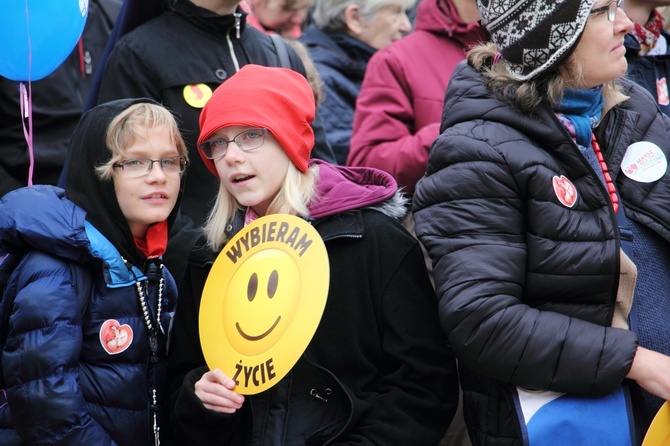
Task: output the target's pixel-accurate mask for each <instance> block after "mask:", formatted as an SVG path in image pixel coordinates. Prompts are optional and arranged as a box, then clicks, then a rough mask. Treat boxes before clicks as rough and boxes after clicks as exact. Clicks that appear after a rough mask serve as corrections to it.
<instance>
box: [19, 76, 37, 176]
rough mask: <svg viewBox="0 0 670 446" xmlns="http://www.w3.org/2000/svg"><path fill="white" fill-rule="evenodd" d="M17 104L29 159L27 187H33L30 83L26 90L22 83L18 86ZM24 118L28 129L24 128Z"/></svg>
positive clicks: (33, 163)
mask: <svg viewBox="0 0 670 446" xmlns="http://www.w3.org/2000/svg"><path fill="white" fill-rule="evenodd" d="M19 96H20V97H19V102H20V103H21V123H22V124H23V135H24V137H25V138H26V143H27V144H28V156H29V157H30V168H29V169H28V186H32V185H33V171H34V170H35V152H34V150H33V93H32V86H31V82H30V81H28V89H27V90H26V86H25V84H24V83H23V82H21V83H20V84H19ZM26 118H27V119H28V127H27V128H26Z"/></svg>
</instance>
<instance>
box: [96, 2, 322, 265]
mask: <svg viewBox="0 0 670 446" xmlns="http://www.w3.org/2000/svg"><path fill="white" fill-rule="evenodd" d="M157 1H158V0H157ZM141 2H142V3H145V2H146V0H141ZM128 3H134V0H128ZM129 8H130V5H129ZM238 11H239V12H238V13H236V14H228V15H218V14H215V13H213V12H211V11H209V10H207V9H204V8H200V7H198V6H196V5H194V4H193V3H192V2H190V1H188V0H176V1H175V2H174V6H173V7H172V8H170V9H169V10H167V11H165V12H164V13H162V14H161V15H159V16H158V17H155V18H154V19H152V20H149V21H148V22H146V23H144V24H142V25H141V26H138V27H137V28H135V29H133V30H132V31H131V32H129V33H128V34H126V35H124V36H123V37H122V38H120V39H119V41H118V42H117V44H116V45H115V46H114V50H113V51H112V53H111V54H110V56H109V59H108V61H107V63H106V65H105V72H104V75H103V77H102V82H101V85H100V92H99V96H98V102H99V103H101V102H105V101H109V100H112V99H119V98H134V97H150V98H152V99H154V100H156V101H158V102H160V103H161V104H163V105H164V106H166V107H167V108H169V109H170V110H172V111H173V112H174V113H175V115H176V116H177V118H178V119H179V127H180V129H181V130H182V134H183V135H184V141H185V142H186V146H187V147H188V150H189V158H190V160H191V164H190V165H189V167H188V170H187V172H186V183H185V184H186V186H185V190H184V197H185V199H184V201H183V205H182V208H181V211H182V213H184V214H185V215H187V216H188V217H190V218H191V219H192V220H193V222H194V223H195V225H196V226H200V225H201V224H202V223H203V222H204V221H205V218H206V216H207V213H208V212H209V209H210V205H209V204H210V203H211V202H212V200H213V199H214V197H215V196H216V193H217V191H218V187H219V186H218V181H217V179H216V178H214V177H212V175H210V174H209V173H208V171H207V168H206V167H205V165H204V164H203V163H202V162H201V160H200V157H199V155H198V153H197V148H196V141H197V139H198V135H199V128H198V117H199V116H200V111H201V110H202V107H203V105H204V103H205V100H206V99H208V97H207V96H206V93H205V92H204V89H209V90H211V91H214V90H215V89H216V87H218V86H219V85H220V84H221V83H223V82H225V81H226V80H227V79H228V78H229V77H230V76H231V75H232V74H234V73H236V72H237V71H239V69H240V67H242V66H244V65H246V64H250V63H253V64H257V65H264V66H281V63H280V61H279V59H278V56H277V52H276V49H275V47H274V45H273V43H272V39H271V38H270V37H268V36H266V35H265V34H263V33H262V32H261V31H259V30H257V29H255V28H253V27H251V26H247V23H246V14H243V13H242V11H241V9H238ZM123 18H126V17H125V16H123ZM127 19H128V20H133V17H127ZM122 25H123V23H121V26H122ZM287 51H288V53H289V57H290V61H291V64H292V67H293V68H294V69H295V70H296V71H298V72H300V73H301V74H303V75H305V69H304V66H303V64H302V61H301V60H300V58H299V57H298V55H297V54H296V53H295V51H293V49H292V48H287ZM201 89H202V91H201ZM202 98H204V99H203V100H201V99H202ZM314 128H315V130H316V136H317V141H318V143H317V145H316V147H315V153H314V156H315V157H318V158H321V159H325V160H333V154H332V149H331V148H330V146H328V144H327V143H326V141H325V135H324V134H323V129H322V128H321V126H320V124H318V123H316V124H315V125H314ZM189 246H192V244H189ZM171 248H172V246H171ZM176 248H177V249H179V247H176ZM169 251H170V250H169ZM171 251H172V252H176V251H175V250H174V249H172V250H171ZM180 255H182V257H184V258H185V257H186V256H187V255H188V254H187V253H180ZM170 261H172V260H171V259H170ZM174 272H175V274H177V272H176V271H174Z"/></svg>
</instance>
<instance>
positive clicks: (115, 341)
mask: <svg viewBox="0 0 670 446" xmlns="http://www.w3.org/2000/svg"><path fill="white" fill-rule="evenodd" d="M85 215H86V214H85V213H84V211H83V210H81V209H80V208H79V207H77V206H75V205H74V204H73V203H72V202H70V201H69V200H68V199H67V198H65V197H64V194H63V191H62V190H61V189H58V188H55V187H51V186H35V187H32V188H23V189H18V190H16V191H14V192H10V193H9V194H7V195H6V196H5V197H3V199H2V200H0V248H2V249H4V250H7V251H10V252H21V251H24V252H25V251H27V250H28V251H29V253H28V254H26V255H25V256H24V257H23V259H22V261H21V263H20V264H19V266H18V267H17V268H16V269H15V270H14V273H13V274H12V276H11V277H10V280H9V282H8V285H7V290H6V292H5V294H4V299H12V300H13V301H14V304H13V307H12V313H11V315H10V317H9V325H8V337H7V342H6V344H5V345H4V348H3V350H2V378H3V380H4V383H5V386H6V387H5V390H6V401H3V402H2V403H4V402H7V403H8V404H6V405H4V406H2V408H0V444H2V445H15V444H16V445H20V444H59V445H111V444H116V445H146V444H148V442H149V440H151V441H153V439H152V437H151V432H152V423H153V420H152V419H151V417H150V409H149V405H150V403H149V396H150V392H151V388H152V387H153V385H154V383H158V384H159V385H158V389H159V394H158V397H159V399H162V397H163V395H162V393H161V392H162V385H160V383H162V382H163V380H164V378H163V377H164V370H165V351H166V340H167V336H166V335H165V334H164V333H167V332H168V326H169V323H170V319H171V312H173V311H174V305H175V303H176V297H177V293H176V286H175V283H174V280H173V279H172V276H171V275H170V273H169V272H168V271H167V270H166V269H162V275H163V278H164V287H163V292H162V309H161V326H162V332H161V333H159V336H158V342H159V345H158V356H159V359H158V362H157V363H153V362H151V361H150V359H149V358H150V356H151V352H150V348H149V339H148V335H147V328H146V326H145V320H144V317H143V315H142V311H141V308H140V303H139V299H138V293H137V290H136V282H137V281H138V282H139V283H140V284H141V286H142V287H143V288H144V290H145V294H146V296H147V302H148V305H149V311H150V312H151V314H152V315H155V313H156V303H157V298H158V282H159V280H158V278H157V277H154V278H152V280H148V279H147V276H146V275H145V273H144V272H143V271H141V270H140V269H139V268H138V267H136V266H133V267H132V269H131V268H130V267H127V266H126V265H125V264H124V262H123V260H122V258H121V256H120V255H119V253H118V251H117V250H116V248H114V246H113V245H112V244H111V243H110V242H109V241H108V240H107V239H106V238H105V237H103V236H102V234H101V233H100V232H99V231H98V230H97V229H96V228H94V227H93V226H92V225H91V224H90V223H88V222H86V221H84V218H85ZM71 263H73V264H76V265H78V268H79V271H81V274H88V275H90V279H88V280H82V281H81V282H82V283H83V282H90V289H88V290H84V292H87V293H88V299H87V301H86V302H84V303H83V305H80V299H79V297H78V293H77V292H76V290H75V288H74V284H73V279H72V269H71V266H70V264H71ZM153 267H154V268H155V267H156V265H153ZM150 268H151V267H147V268H146V269H147V270H148V269H150ZM158 271H160V269H158ZM114 333H117V334H118V336H117V337H116V338H115V337H114ZM1 398H3V399H4V396H3V397H1ZM2 403H0V404H2ZM17 434H18V435H19V436H20V438H21V439H22V440H23V442H22V441H21V440H20V439H19V437H18V436H17Z"/></svg>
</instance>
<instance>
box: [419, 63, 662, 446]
mask: <svg viewBox="0 0 670 446" xmlns="http://www.w3.org/2000/svg"><path fill="white" fill-rule="evenodd" d="M622 84H623V86H624V92H625V93H626V94H627V95H629V96H630V99H628V100H626V101H624V102H622V103H620V104H619V105H617V106H616V107H614V108H613V109H611V110H610V111H609V112H608V113H607V114H606V115H605V116H604V118H603V120H602V122H601V123H600V125H599V126H598V128H597V129H596V136H597V138H598V141H599V142H600V145H601V147H602V150H603V152H604V155H605V158H606V160H607V163H608V165H609V166H610V171H611V173H612V176H613V177H614V179H615V181H616V184H617V187H618V190H619V192H620V194H621V197H622V199H623V202H624V206H625V208H626V213H627V215H628V217H629V218H631V219H634V220H636V221H638V222H640V223H642V224H643V225H645V226H647V227H649V228H652V229H654V230H656V231H657V232H658V233H659V234H661V235H662V236H663V237H665V238H666V239H670V232H669V231H668V229H669V225H668V223H669V222H670V208H669V207H668V206H667V203H668V200H670V174H669V173H668V172H666V173H665V175H664V176H663V178H662V179H660V180H659V181H656V182H654V183H638V182H634V181H632V180H630V179H629V178H627V177H626V176H625V175H623V174H622V175H619V172H620V164H621V160H622V158H623V155H624V153H625V151H626V148H627V147H628V146H629V145H630V144H632V143H634V142H636V141H651V142H654V143H656V144H657V145H658V146H659V147H661V148H663V150H665V151H666V153H665V155H666V157H668V156H670V153H668V151H669V150H670V136H669V134H670V133H669V129H670V121H668V119H667V118H666V117H665V116H664V115H662V113H661V112H660V111H659V110H658V108H657V107H656V106H655V104H654V102H653V100H652V99H651V97H650V96H649V94H648V93H647V92H646V91H644V90H643V89H641V88H640V87H638V86H635V85H633V84H631V83H626V82H623V81H622ZM561 176H564V177H566V178H567V179H569V180H570V181H571V182H572V184H573V185H574V187H575V188H576V192H577V199H576V202H575V203H574V205H573V206H572V207H571V208H569V207H566V206H564V205H563V204H561V202H559V200H558V198H557V194H556V192H555V191H554V187H553V185H552V181H553V179H554V178H560V177H561ZM663 203H666V204H663ZM413 205H414V212H415V214H414V216H415V220H416V231H417V234H418V235H419V237H420V239H421V241H422V242H423V244H424V245H425V247H426V248H427V250H428V252H429V253H430V255H431V258H432V260H433V264H434V275H435V281H436V287H437V292H438V297H439V298H440V318H441V323H442V327H443V329H444V330H445V331H446V333H447V334H448V336H449V340H450V343H451V346H452V347H453V349H454V351H455V353H456V355H457V358H458V359H459V361H460V366H461V367H462V370H461V372H462V374H461V378H462V384H461V385H462V387H463V390H464V410H465V416H466V420H467V424H468V428H469V431H470V435H471V437H472V438H473V441H474V442H475V444H496V445H498V444H499V445H517V444H520V440H519V439H518V436H519V428H518V425H517V422H516V417H515V414H514V408H513V406H512V405H511V402H510V401H511V400H510V399H509V392H508V390H509V388H511V385H519V386H523V387H527V388H535V389H546V390H553V391H557V392H573V393H582V394H600V395H602V394H606V393H608V392H610V391H611V390H613V389H614V388H615V387H616V386H617V385H618V384H620V383H621V382H622V380H623V379H624V377H625V376H626V374H627V373H628V371H629V369H630V366H631V363H632V359H633V356H634V353H635V349H636V345H637V337H636V335H635V334H634V333H632V332H630V331H626V330H622V329H617V328H611V327H610V324H611V322H612V316H613V310H614V303H615V297H616V293H617V287H618V275H619V246H620V236H619V230H618V225H617V220H616V216H615V214H614V213H613V211H612V209H611V206H610V205H609V195H608V193H607V191H606V189H605V187H604V186H603V184H602V182H601V181H600V179H599V177H598V175H597V174H596V172H595V171H594V170H593V169H592V168H591V167H590V165H589V164H588V162H587V161H586V159H585V158H584V157H583V156H582V155H581V154H580V152H579V149H578V148H577V146H576V145H575V144H574V143H573V141H572V139H571V138H570V136H569V135H568V133H567V131H566V130H565V129H564V127H563V126H562V125H561V124H560V122H559V121H558V120H557V118H556V117H555V114H554V112H553V111H552V109H551V107H550V106H549V105H547V104H545V105H543V106H542V107H540V108H539V110H538V111H537V114H536V115H535V116H533V117H528V116H524V115H523V114H521V113H519V112H517V111H515V110H514V109H512V108H511V107H509V106H507V105H505V104H504V103H502V102H500V101H498V100H497V99H496V98H495V97H494V96H493V95H492V93H491V92H490V91H489V90H488V89H487V88H486V87H485V85H484V84H483V81H482V78H481V77H480V76H479V74H477V73H476V72H475V71H474V70H473V69H472V68H471V67H470V66H468V65H467V64H465V63H462V64H461V65H460V66H459V67H458V69H457V70H456V71H455V73H454V76H453V77H452V80H451V84H450V86H449V88H448V91H447V96H446V99H445V108H444V114H443V120H442V134H441V136H440V137H439V138H438V139H437V140H436V141H435V143H434V145H433V147H432V150H431V154H430V160H429V163H428V169H427V173H426V176H425V177H424V178H423V179H422V180H421V181H420V183H419V185H418V187H417V192H416V194H415V195H414V203H413Z"/></svg>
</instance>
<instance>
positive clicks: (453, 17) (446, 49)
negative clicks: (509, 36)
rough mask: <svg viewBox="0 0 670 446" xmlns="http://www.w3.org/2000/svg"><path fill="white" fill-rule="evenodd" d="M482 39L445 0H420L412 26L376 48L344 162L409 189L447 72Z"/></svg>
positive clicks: (435, 124)
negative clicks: (382, 174)
mask: <svg viewBox="0 0 670 446" xmlns="http://www.w3.org/2000/svg"><path fill="white" fill-rule="evenodd" d="M485 40H486V32H485V30H484V29H483V28H481V27H480V26H479V24H477V23H469V24H466V23H464V22H463V21H462V20H461V19H460V17H459V16H458V14H457V12H456V8H455V7H454V5H453V4H451V1H448V0H422V2H421V4H420V5H419V8H418V11H417V19H416V30H415V31H414V32H413V33H412V34H410V35H408V36H406V37H404V38H402V39H400V40H398V41H396V42H394V43H392V44H391V45H389V46H388V47H386V48H384V49H383V50H380V51H377V52H376V53H375V54H374V55H373V56H372V58H371V59H370V62H369V63H368V67H367V70H366V72H365V78H364V79H363V85H362V86H361V91H360V93H359V94H358V100H357V101H356V111H355V113H354V126H353V133H352V135H351V149H350V151H349V156H348V158H347V164H348V165H351V166H369V167H376V168H378V169H382V170H384V171H386V172H389V173H390V174H391V175H393V177H394V178H395V179H396V180H397V181H398V185H399V186H404V187H405V188H406V190H407V191H408V192H410V193H412V192H413V191H414V186H415V184H416V182H417V181H418V180H419V178H421V177H422V176H423V174H424V172H425V171H426V163H427V161H428V151H429V149H430V145H431V144H432V142H433V140H434V139H435V138H437V135H438V134H439V126H440V118H441V115H442V102H443V99H444V94H445V92H446V88H447V84H448V83H449V79H450V78H451V73H452V71H453V69H454V67H455V66H456V64H457V63H458V62H460V61H461V60H463V59H464V58H465V51H466V50H467V49H468V48H469V47H470V46H473V45H476V44H478V43H479V42H482V41H485Z"/></svg>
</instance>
